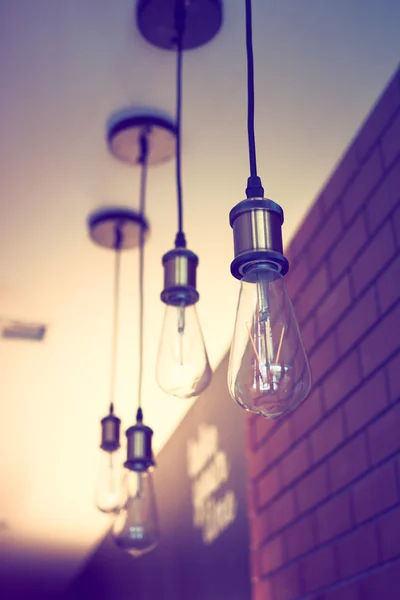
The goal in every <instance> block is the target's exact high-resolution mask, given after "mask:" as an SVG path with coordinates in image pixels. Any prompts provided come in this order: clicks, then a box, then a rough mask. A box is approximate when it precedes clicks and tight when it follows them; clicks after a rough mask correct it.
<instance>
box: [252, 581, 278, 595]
mask: <svg viewBox="0 0 400 600" xmlns="http://www.w3.org/2000/svg"><path fill="white" fill-rule="evenodd" d="M252 588H253V600H272V598H273V596H272V593H273V592H272V584H271V582H270V581H268V579H266V580H264V581H255V582H253V584H252Z"/></svg>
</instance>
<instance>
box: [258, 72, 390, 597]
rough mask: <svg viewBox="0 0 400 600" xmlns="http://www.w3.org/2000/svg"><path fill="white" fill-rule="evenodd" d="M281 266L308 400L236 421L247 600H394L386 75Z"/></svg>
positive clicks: (388, 169) (388, 132)
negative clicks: (242, 451)
mask: <svg viewBox="0 0 400 600" xmlns="http://www.w3.org/2000/svg"><path fill="white" fill-rule="evenodd" d="M288 256H289V259H290V262H291V271H290V273H289V274H288V276H287V284H288V290H289V292H290V295H291V297H292V300H293V303H294V306H295V311H296V314H297V316H298V319H299V322H300V326H301V330H302V333H303V338H304V342H305V345H306V348H307V350H308V352H309V357H310V363H311V368H312V372H313V381H314V387H313V391H312V393H311V395H310V396H309V398H308V399H307V400H306V401H305V403H304V404H303V405H302V406H301V407H300V408H298V409H297V410H296V411H295V412H294V413H292V415H290V416H289V417H288V418H286V419H283V420H278V421H275V422H271V421H267V420H265V419H263V418H261V417H255V416H250V417H249V420H248V442H247V451H248V462H249V496H250V520H251V564H252V573H253V590H254V600H290V599H297V598H303V599H312V598H315V599H318V600H337V599H338V600H377V599H380V598H381V599H382V600H388V599H395V600H398V599H399V598H400V352H399V350H400V302H399V299H400V69H399V71H398V72H397V73H396V75H395V76H394V78H393V79H392V81H391V82H390V84H389V86H388V87H387V89H386V90H385V92H384V94H383V96H382V97H381V99H380V100H379V102H378V104H377V105H376V107H375V108H374V110H373V111H372V114H371V115H370V117H369V118H368V120H367V121H366V123H365V124H364V126H363V128H362V129H361V131H360V133H359V134H358V135H357V137H356V138H355V140H354V141H353V143H352V144H351V146H350V148H349V149H348V151H347V152H346V154H345V156H344V157H343V159H342V160H341V162H340V164H339V165H338V167H337V168H336V170H335V172H334V174H333V176H332V177H331V179H330V180H329V182H328V183H327V185H326V187H325V188H324V190H323V191H322V193H321V195H320V196H319V198H318V199H317V201H316V202H315V204H314V205H313V207H312V208H311V210H310V212H309V213H308V215H307V217H306V219H305V221H304V222H303V224H302V226H301V227H300V229H299V231H298V233H297V235H296V237H295V238H294V240H293V242H292V244H291V246H290V248H289V251H288Z"/></svg>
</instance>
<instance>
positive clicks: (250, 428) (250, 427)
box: [245, 413, 255, 452]
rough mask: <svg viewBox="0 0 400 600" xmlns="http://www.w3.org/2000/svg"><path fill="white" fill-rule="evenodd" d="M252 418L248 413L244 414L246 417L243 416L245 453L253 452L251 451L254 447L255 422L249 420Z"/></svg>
mask: <svg viewBox="0 0 400 600" xmlns="http://www.w3.org/2000/svg"><path fill="white" fill-rule="evenodd" d="M253 416H254V415H251V414H250V413H246V416H245V444H246V451H247V452H253V450H254V449H255V445H254V437H255V432H254V429H255V422H254V420H253V419H252V418H251V417H253Z"/></svg>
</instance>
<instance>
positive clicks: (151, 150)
mask: <svg viewBox="0 0 400 600" xmlns="http://www.w3.org/2000/svg"><path fill="white" fill-rule="evenodd" d="M142 135H146V136H147V140H148V158H147V164H149V165H157V164H160V163H164V162H167V161H169V160H171V159H172V158H173V157H174V156H175V151H176V127H175V124H174V123H173V122H172V121H171V120H169V119H167V118H166V117H163V116H159V115H152V114H125V115H124V116H122V117H120V116H117V117H116V118H112V119H111V124H110V126H109V129H108V132H107V142H108V148H109V150H110V152H111V154H112V155H113V156H114V157H115V158H116V159H117V160H119V161H122V162H124V163H127V164H128V165H139V164H140V158H141V154H142V147H141V137H142Z"/></svg>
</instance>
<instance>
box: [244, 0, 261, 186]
mask: <svg viewBox="0 0 400 600" xmlns="http://www.w3.org/2000/svg"><path fill="white" fill-rule="evenodd" d="M246 53H247V134H248V141H249V161H250V177H249V178H248V180H247V188H246V196H247V198H263V197H264V189H263V187H262V183H261V179H260V177H258V175H257V156H256V138H255V133H254V57H253V25H252V14H251V0H246Z"/></svg>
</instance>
